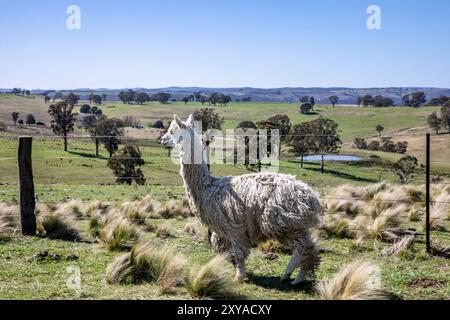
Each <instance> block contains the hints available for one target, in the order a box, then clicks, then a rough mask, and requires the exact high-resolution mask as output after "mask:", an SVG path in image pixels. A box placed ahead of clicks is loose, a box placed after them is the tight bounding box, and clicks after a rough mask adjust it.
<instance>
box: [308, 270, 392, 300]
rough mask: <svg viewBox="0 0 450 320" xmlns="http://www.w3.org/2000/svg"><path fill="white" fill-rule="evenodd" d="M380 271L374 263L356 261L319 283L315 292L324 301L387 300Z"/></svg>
mask: <svg viewBox="0 0 450 320" xmlns="http://www.w3.org/2000/svg"><path fill="white" fill-rule="evenodd" d="M378 271H379V268H378V267H377V266H376V265H374V264H373V263H372V262H368V261H355V262H353V263H351V264H349V265H348V266H346V267H344V268H343V269H342V270H341V271H339V272H338V273H337V274H335V275H334V276H333V277H332V278H331V279H328V280H322V281H319V282H318V283H317V284H316V286H315V291H316V293H317V295H318V296H319V297H320V299H323V300H385V299H388V296H387V295H386V293H385V292H383V291H382V290H381V288H380V283H379V279H378V276H379V273H378Z"/></svg>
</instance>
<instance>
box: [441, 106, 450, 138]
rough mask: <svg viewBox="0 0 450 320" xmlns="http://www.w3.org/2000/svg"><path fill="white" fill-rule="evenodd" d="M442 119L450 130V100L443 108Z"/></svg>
mask: <svg viewBox="0 0 450 320" xmlns="http://www.w3.org/2000/svg"><path fill="white" fill-rule="evenodd" d="M441 121H442V124H443V126H447V127H448V131H449V132H450V101H449V102H447V103H446V104H445V105H444V106H443V107H442V108H441Z"/></svg>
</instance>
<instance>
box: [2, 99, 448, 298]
mask: <svg viewBox="0 0 450 320" xmlns="http://www.w3.org/2000/svg"><path fill="white" fill-rule="evenodd" d="M200 107H201V105H200V104H188V105H186V106H185V105H184V103H170V104H167V105H161V104H159V103H150V104H147V105H143V106H137V105H124V104H121V103H109V102H108V103H107V104H106V105H104V106H102V109H103V111H104V112H105V113H106V114H107V115H108V116H114V117H123V116H125V115H133V116H135V117H137V118H139V119H140V120H141V122H142V124H143V125H147V124H148V123H152V122H154V121H156V120H159V119H163V120H164V122H165V123H166V122H167V121H169V119H171V118H172V116H173V114H174V113H176V114H178V115H180V116H181V117H186V116H187V115H188V114H189V113H191V112H192V111H194V110H196V109H198V108H200ZM47 108H48V106H46V105H45V104H44V102H43V101H42V99H41V98H40V97H36V98H35V99H33V98H24V97H17V96H11V95H0V121H1V122H4V123H8V124H9V125H11V120H10V113H11V112H13V111H18V112H20V113H21V116H22V117H23V118H24V117H26V115H27V114H29V113H32V114H33V115H34V116H35V117H36V119H37V121H43V122H45V123H46V124H48V123H49V121H50V119H49V116H48V114H47ZM217 110H218V111H219V112H220V113H221V114H222V115H223V116H224V118H225V125H224V129H225V128H234V127H235V126H236V124H237V123H239V122H240V121H242V120H252V121H258V120H263V119H267V118H268V117H270V116H272V115H275V114H280V113H281V114H287V115H289V117H290V119H291V122H292V123H293V124H295V123H299V122H302V121H308V120H312V119H315V118H316V117H318V116H319V115H322V116H324V117H328V118H330V119H333V120H335V121H336V122H337V123H338V124H339V130H340V134H341V136H342V138H343V141H344V142H345V143H344V147H343V149H342V153H343V154H354V155H359V156H362V157H364V158H365V159H369V160H368V161H360V162H353V163H350V162H327V163H326V167H325V169H326V171H325V173H320V166H319V164H317V163H307V164H305V166H304V168H300V165H299V162H298V161H297V160H296V159H295V155H293V154H291V153H290V152H288V150H287V149H283V154H282V157H281V161H280V167H279V171H280V172H281V173H289V174H293V175H295V176H296V177H297V178H298V179H300V180H303V181H305V182H307V183H308V184H310V185H312V186H313V187H314V188H315V189H316V190H317V191H319V192H320V193H321V195H326V194H327V192H328V190H329V189H330V188H331V187H334V186H338V185H342V184H352V185H368V184H372V183H377V182H379V181H389V182H395V181H396V176H395V174H394V173H393V171H392V170H391V167H392V164H393V162H395V161H397V160H398V159H399V158H400V157H401V155H396V154H390V153H384V152H370V151H361V150H355V149H353V148H352V140H353V139H354V138H355V137H365V138H373V137H375V136H376V133H375V126H376V125H378V124H382V125H383V126H384V127H385V132H384V134H386V135H390V136H392V137H393V139H394V140H396V141H397V140H398V141H402V140H406V141H408V142H409V149H408V152H409V153H411V154H413V155H415V156H417V157H418V158H419V160H421V161H422V162H423V160H424V153H423V150H424V134H425V132H427V128H426V116H427V115H428V114H429V113H431V112H432V111H435V110H437V108H431V107H430V108H429V107H427V108H420V109H411V108H382V109H373V108H357V107H340V106H338V107H335V108H331V107H323V106H317V107H316V112H317V114H316V115H301V114H300V113H299V112H298V106H297V105H296V104H283V103H280V104H276V103H231V104H230V105H229V106H227V107H225V108H222V107H220V108H217ZM13 134H14V135H15V134H17V132H13V131H12V132H1V133H0V143H1V148H0V201H3V202H6V203H9V204H17V202H18V177H17V175H18V172H17V162H16V160H15V159H16V153H17V147H18V145H17V139H15V138H11V135H13ZM432 141H433V145H432V160H433V163H432V174H433V176H441V177H443V178H444V179H448V177H449V176H450V162H449V161H448V159H450V135H439V136H433V140H432ZM136 143H137V144H138V145H139V146H140V148H141V151H142V155H143V158H144V159H145V161H146V164H145V165H144V166H143V172H144V174H145V176H146V179H147V181H146V184H145V185H144V186H119V185H117V184H116V183H115V179H114V177H113V175H112V173H111V170H110V169H109V168H107V166H106V164H107V153H106V151H105V150H104V149H103V148H101V154H100V157H99V158H95V157H94V147H95V146H94V143H93V142H92V141H90V140H89V139H86V138H80V137H75V138H73V139H70V140H69V152H64V151H63V144H62V140H61V139H60V138H55V137H47V138H42V137H36V138H35V139H34V141H33V170H34V175H35V184H36V191H37V192H36V193H37V195H38V197H39V201H40V202H42V203H60V202H62V201H66V200H70V199H81V200H83V201H92V200H111V201H126V200H135V199H140V198H142V197H143V196H144V195H146V194H149V193H150V194H153V195H154V197H155V199H157V200H159V201H163V202H164V201H167V200H169V199H180V198H181V197H182V196H183V194H184V189H183V187H182V180H181V178H180V177H179V174H178V171H179V166H178V164H177V163H174V162H172V161H171V159H170V158H169V157H168V155H167V150H165V149H164V148H163V147H161V145H160V144H159V143H158V142H157V141H156V140H151V139H143V140H137V141H136ZM374 156H376V158H374ZM248 172H249V171H248V170H247V169H246V168H245V167H243V166H235V165H216V164H215V165H213V166H212V173H213V174H214V175H216V176H226V175H240V174H245V173H248ZM423 181H424V175H423V168H421V169H420V170H419V172H418V173H417V174H416V177H415V178H414V180H413V184H423ZM192 219H194V218H188V219H170V220H165V219H155V220H154V221H153V223H154V224H155V225H161V224H168V225H169V226H170V229H171V230H172V232H173V234H174V237H172V238H169V239H165V240H163V239H161V238H158V237H156V236H155V234H154V233H148V234H147V235H146V237H147V238H146V239H147V240H148V241H149V242H152V243H154V244H156V245H158V246H159V245H162V244H166V243H168V244H170V245H171V246H174V247H176V248H177V250H178V251H180V252H183V254H185V256H186V257H187V259H188V260H189V265H190V267H191V268H194V269H195V268H198V267H200V266H202V265H204V264H205V263H206V262H207V261H208V260H209V259H211V258H212V257H213V256H214V254H213V253H212V251H211V249H210V247H209V246H208V245H207V243H206V241H205V239H204V237H200V236H192V235H189V234H187V233H185V232H184V231H183V228H184V226H185V225H186V223H188V222H189V221H191V220H192ZM77 227H78V228H79V229H80V230H81V231H82V235H83V238H84V241H82V242H77V243H73V242H65V241H59V240H49V239H46V238H31V237H22V236H18V235H15V236H10V235H1V234H0V298H3V299H19V298H25V299H34V298H42V299H59V298H60V299H70V298H77V296H76V295H75V293H74V292H73V290H71V289H69V288H68V287H67V286H66V280H67V277H68V272H67V270H66V268H67V267H69V266H72V265H76V266H79V267H80V269H81V274H82V292H81V296H80V298H82V299H111V298H112V299H123V298H130V299H148V298H158V299H174V298H177V299H178V298H189V296H188V294H187V292H186V291H185V290H184V289H181V288H180V289H179V290H178V291H177V292H176V293H175V294H174V295H159V294H158V290H157V286H156V285H155V284H154V283H143V284H138V285H136V284H133V285H123V286H118V285H117V286H116V285H107V284H106V283H105V281H104V275H105V270H106V266H107V265H108V263H110V262H111V261H112V260H113V258H114V257H115V256H117V253H111V252H108V251H106V250H104V249H102V248H99V247H98V246H97V244H95V243H92V242H93V240H94V239H93V238H92V237H91V236H90V235H89V233H88V232H87V229H88V223H87V221H77ZM433 238H434V239H438V240H440V241H442V242H443V243H447V244H448V243H450V236H449V233H448V232H438V231H436V232H433ZM386 246H387V244H386V243H380V242H377V241H367V242H366V243H365V244H364V246H363V247H362V248H361V247H359V248H356V247H355V246H354V245H353V242H352V240H350V239H340V238H339V239H338V238H328V239H321V240H320V247H321V248H322V250H323V253H322V255H321V256H322V260H323V262H322V264H321V266H320V269H319V270H318V274H317V275H318V278H319V279H323V278H327V277H329V276H330V275H331V274H333V273H335V272H336V271H337V270H339V269H340V268H341V267H342V266H344V265H345V264H347V263H349V262H351V261H353V260H354V259H356V258H364V259H370V260H373V261H375V262H377V264H378V265H379V266H380V267H381V270H382V285H383V288H384V289H386V290H387V291H388V292H390V293H391V294H392V295H393V296H398V297H401V298H403V299H448V298H449V297H450V278H449V274H450V264H449V262H448V260H446V259H444V258H438V257H433V256H429V255H427V254H425V253H424V244H423V242H422V241H419V242H418V243H416V244H415V247H414V249H411V250H409V251H408V252H407V253H406V254H403V255H400V256H392V257H380V255H379V253H380V251H381V250H382V249H383V248H385V247H386ZM41 251H49V252H52V253H55V252H56V253H59V254H61V255H64V256H67V255H69V254H76V255H77V256H79V259H78V260H77V261H75V262H73V261H66V260H64V259H62V260H60V261H42V262H39V261H35V260H30V258H31V257H32V256H33V255H35V254H36V253H38V252H41ZM288 259H289V257H288V255H287V254H285V253H279V254H278V256H277V258H276V259H274V260H269V259H267V258H266V257H265V256H264V255H263V254H262V253H261V252H260V251H259V250H258V249H254V250H253V251H252V254H251V257H250V259H249V263H248V269H249V272H250V281H249V282H248V283H245V284H236V286H235V291H236V294H238V295H241V296H243V297H246V298H250V299H256V298H261V299H266V298H268V299H314V298H316V296H315V295H314V292H313V290H312V283H311V282H309V283H306V284H304V285H303V286H300V287H299V288H291V287H289V286H288V285H285V284H280V283H279V281H278V277H279V276H280V274H281V273H282V271H283V269H284V267H285V265H286V264H287V262H288ZM422 280H423V281H422ZM427 280H433V281H431V283H432V284H431V285H427V283H430V281H427Z"/></svg>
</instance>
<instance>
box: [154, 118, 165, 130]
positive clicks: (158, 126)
mask: <svg viewBox="0 0 450 320" xmlns="http://www.w3.org/2000/svg"><path fill="white" fill-rule="evenodd" d="M153 128H155V129H164V122H162V120H158V121H156V122H155V123H154V124H153Z"/></svg>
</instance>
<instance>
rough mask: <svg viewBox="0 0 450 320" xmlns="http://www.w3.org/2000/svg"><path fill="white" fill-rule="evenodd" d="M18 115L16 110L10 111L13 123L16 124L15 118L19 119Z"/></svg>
mask: <svg viewBox="0 0 450 320" xmlns="http://www.w3.org/2000/svg"><path fill="white" fill-rule="evenodd" d="M19 115H20V113H18V112H12V113H11V118H12V121H13V123H14V125H17V120H19Z"/></svg>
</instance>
